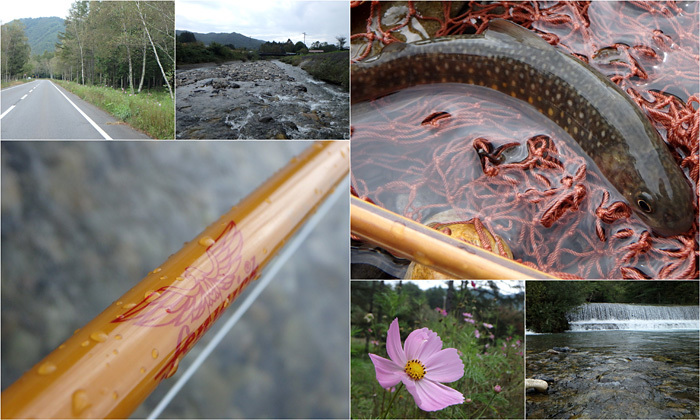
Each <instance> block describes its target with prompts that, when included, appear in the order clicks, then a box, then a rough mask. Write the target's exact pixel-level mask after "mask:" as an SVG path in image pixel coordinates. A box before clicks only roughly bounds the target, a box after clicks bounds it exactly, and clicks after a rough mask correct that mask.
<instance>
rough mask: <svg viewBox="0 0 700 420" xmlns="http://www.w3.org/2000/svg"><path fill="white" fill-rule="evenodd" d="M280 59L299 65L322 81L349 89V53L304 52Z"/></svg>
mask: <svg viewBox="0 0 700 420" xmlns="http://www.w3.org/2000/svg"><path fill="white" fill-rule="evenodd" d="M280 61H282V62H285V63H287V64H291V65H293V66H299V67H301V68H302V69H304V70H305V71H306V72H307V73H309V74H310V75H312V76H313V77H315V78H317V79H320V80H323V81H324V82H328V83H333V84H336V85H341V86H342V87H343V88H344V89H346V90H349V89H350V53H349V52H348V51H336V52H330V53H324V54H306V55H294V56H289V57H283V58H281V59H280Z"/></svg>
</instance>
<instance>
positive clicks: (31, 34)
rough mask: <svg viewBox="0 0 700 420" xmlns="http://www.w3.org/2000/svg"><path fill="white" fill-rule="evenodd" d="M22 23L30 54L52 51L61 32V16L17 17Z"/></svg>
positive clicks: (62, 26) (62, 27)
mask: <svg viewBox="0 0 700 420" xmlns="http://www.w3.org/2000/svg"><path fill="white" fill-rule="evenodd" d="M19 21H20V22H22V23H23V24H24V34H25V35H26V36H27V42H28V43H29V48H30V49H31V54H32V55H42V54H43V53H44V52H45V51H49V52H53V51H54V50H55V49H56V42H58V34H59V33H61V32H63V30H64V29H65V26H64V25H63V18H60V17H56V16H52V17H40V18H22V19H19Z"/></svg>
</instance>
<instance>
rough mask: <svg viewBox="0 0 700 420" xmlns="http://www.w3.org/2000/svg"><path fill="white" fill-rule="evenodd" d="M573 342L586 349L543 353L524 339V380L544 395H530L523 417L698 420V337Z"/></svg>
mask: <svg viewBox="0 0 700 420" xmlns="http://www.w3.org/2000/svg"><path fill="white" fill-rule="evenodd" d="M606 334H607V335H606ZM570 335H571V336H574V339H575V340H578V341H579V343H578V344H583V345H582V346H580V347H568V346H566V347H551V348H549V349H548V350H545V351H542V347H541V344H542V343H540V342H541V341H542V340H543V338H542V336H528V338H527V343H528V353H527V377H528V378H534V379H542V380H545V381H547V382H548V383H549V389H548V390H547V392H546V393H540V392H537V391H534V390H532V389H531V390H528V394H527V400H526V412H527V418H594V419H605V418H614V419H627V418H635V419H669V418H684V419H685V418H698V352H697V331H689V332H684V331H681V332H664V333H659V332H646V331H643V332H638V331H619V332H615V333H611V332H602V333H578V334H576V333H572V334H570ZM586 335H589V336H591V337H590V338H588V337H587V336H586ZM552 336H553V337H564V336H565V335H564V334H556V335H552ZM565 338H568V337H565ZM544 339H547V338H546V337H545V338H544ZM583 339H586V340H589V341H590V342H593V341H595V342H596V344H595V345H588V346H586V345H585V344H584V343H582V340H583ZM531 343H532V345H531ZM538 347H539V348H538Z"/></svg>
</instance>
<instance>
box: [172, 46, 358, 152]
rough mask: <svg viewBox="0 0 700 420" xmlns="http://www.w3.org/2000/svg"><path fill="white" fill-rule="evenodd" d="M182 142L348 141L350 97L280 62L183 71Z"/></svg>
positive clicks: (179, 112)
mask: <svg viewBox="0 0 700 420" xmlns="http://www.w3.org/2000/svg"><path fill="white" fill-rule="evenodd" d="M176 86H177V87H176V93H177V134H176V136H177V138H178V139H323V140H333V139H347V138H349V136H350V132H349V126H350V109H349V94H348V92H345V91H344V90H343V89H342V88H340V87H339V86H335V85H332V84H329V83H325V82H322V81H319V80H316V79H314V78H313V77H311V76H310V75H309V74H308V73H306V72H305V71H304V70H302V69H300V68H298V67H294V66H292V65H289V64H286V63H282V62H281V61H279V60H273V61H263V60H260V61H253V62H233V63H228V64H223V65H220V66H212V67H202V68H197V69H190V70H178V72H177V76H176Z"/></svg>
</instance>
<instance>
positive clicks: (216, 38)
mask: <svg viewBox="0 0 700 420" xmlns="http://www.w3.org/2000/svg"><path fill="white" fill-rule="evenodd" d="M183 32H190V33H192V34H194V37H195V38H196V39H197V41H199V42H202V43H203V44H204V45H209V44H211V43H212V42H216V43H219V44H222V45H228V44H233V46H235V47H236V48H251V49H258V47H260V45H262V44H264V43H265V42H267V41H263V40H260V39H255V38H251V37H249V36H246V35H243V34H239V33H238V32H230V33H226V32H208V33H202V32H193V31H185V30H182V29H178V30H176V31H175V34H176V35H180V34H181V33H183Z"/></svg>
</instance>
